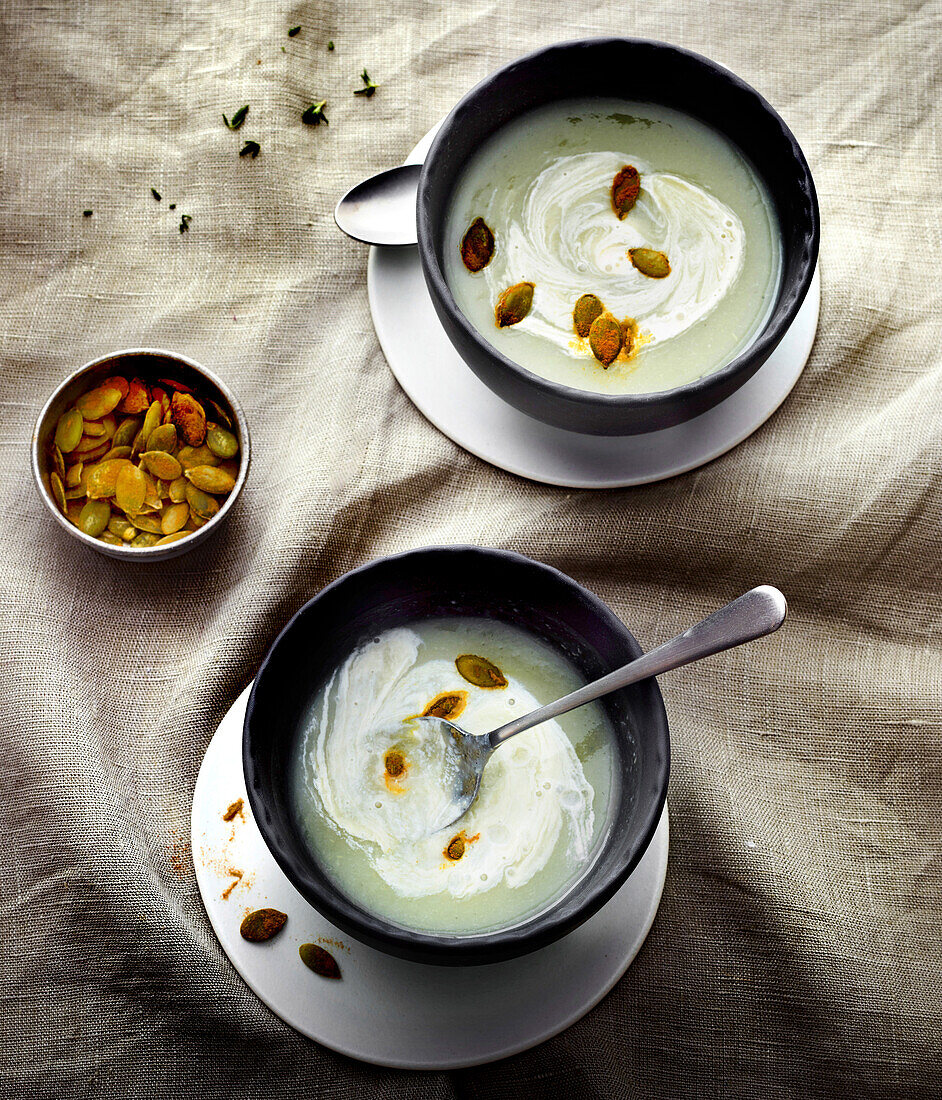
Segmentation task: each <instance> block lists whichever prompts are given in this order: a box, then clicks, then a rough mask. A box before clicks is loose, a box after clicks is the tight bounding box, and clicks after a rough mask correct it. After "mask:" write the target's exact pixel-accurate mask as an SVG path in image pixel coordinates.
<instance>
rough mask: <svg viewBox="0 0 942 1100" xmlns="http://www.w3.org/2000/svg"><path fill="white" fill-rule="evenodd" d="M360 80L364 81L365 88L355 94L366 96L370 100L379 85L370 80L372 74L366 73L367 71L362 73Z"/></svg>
mask: <svg viewBox="0 0 942 1100" xmlns="http://www.w3.org/2000/svg"><path fill="white" fill-rule="evenodd" d="M360 79H361V80H362V81H363V84H364V85H365V87H363V88H357V90H356V91H355V92H354V93H353V94H354V95H365V96H367V98H368V97H369V96H371V95H373V93H374V92H375V91H376V89H377V88H378V87H379V85H378V84H377V83H376V82H375V81H374V80H371V79H370V74H369V73H368V72H367V71H366V69H364V70H363V72H362V73H360Z"/></svg>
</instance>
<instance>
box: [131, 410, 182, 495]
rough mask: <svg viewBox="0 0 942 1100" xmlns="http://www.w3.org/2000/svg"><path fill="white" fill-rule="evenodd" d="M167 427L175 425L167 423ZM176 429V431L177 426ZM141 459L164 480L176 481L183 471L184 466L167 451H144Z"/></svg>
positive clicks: (150, 470) (152, 471)
mask: <svg viewBox="0 0 942 1100" xmlns="http://www.w3.org/2000/svg"><path fill="white" fill-rule="evenodd" d="M165 427H168V428H173V425H172V424H167V425H165ZM160 430H161V429H160V428H158V429H157V431H160ZM174 431H176V429H175V428H174ZM151 438H153V437H151ZM141 461H142V462H143V463H144V465H145V466H146V467H147V469H148V471H149V472H150V473H152V474H153V475H154V477H160V478H163V479H164V481H176V479H177V478H178V477H179V476H180V475H181V474H182V473H183V467H182V466H181V465H180V463H179V462H178V461H177V460H176V459H175V458H174V457H173V455H172V454H168V453H167V452H166V451H144V453H143V454H142V455H141ZM159 495H160V494H159V493H158V496H159Z"/></svg>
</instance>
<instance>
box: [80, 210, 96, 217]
mask: <svg viewBox="0 0 942 1100" xmlns="http://www.w3.org/2000/svg"><path fill="white" fill-rule="evenodd" d="M94 213H95V211H94V210H83V211H82V217H83V218H90V217H91V216H92V214H94Z"/></svg>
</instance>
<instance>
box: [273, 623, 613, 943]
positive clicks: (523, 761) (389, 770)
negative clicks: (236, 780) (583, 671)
mask: <svg viewBox="0 0 942 1100" xmlns="http://www.w3.org/2000/svg"><path fill="white" fill-rule="evenodd" d="M469 656H473V657H476V658H481V657H483V658H484V659H485V661H486V663H487V665H489V666H491V667H492V668H493V669H494V670H496V675H494V674H490V675H491V677H492V678H491V679H488V678H487V677H485V682H487V685H488V686H480V684H479V683H475V682H471V681H470V680H468V679H467V678H466V676H465V675H463V674H462V673H461V672H460V671H459V667H458V666H459V664H460V665H461V667H462V668H464V669H465V672H468V668H467V664H466V662H465V661H460V660H459V659H460V658H467V657H469ZM476 668H477V666H474V667H472V669H471V674H472V675H473V676H474V677H475V678H476V679H478V680H480V679H481V677H480V676H479V675H478V672H477V671H476ZM500 681H504V682H503V683H501V682H500ZM584 682H585V681H584V678H583V677H581V676H580V675H579V673H578V672H577V671H576V670H575V668H574V667H573V666H572V665H570V664H569V663H568V662H567V661H566V660H565V659H564V658H562V657H561V656H560V655H559V654H558V653H556V652H555V651H554V650H553V649H551V648H550V647H549V646H548V645H546V644H545V643H544V642H542V641H540V640H538V639H537V638H535V637H533V636H532V635H531V634H529V633H527V632H525V631H523V630H520V629H518V628H516V627H513V626H510V625H508V624H506V623H502V622H497V621H494V620H490V619H470V618H458V617H455V618H443V619H430V620H424V621H421V622H417V623H413V624H410V625H409V626H406V627H397V628H394V629H391V630H387V631H385V632H383V633H381V634H380V635H378V636H377V637H375V638H370V639H367V640H366V641H365V642H364V643H363V644H361V645H360V646H359V647H358V648H357V649H355V650H354V651H353V652H352V653H350V654H348V655H346V656H345V657H343V659H342V660H341V661H340V663H339V664H338V666H337V668H336V670H335V671H334V672H333V674H332V675H331V677H330V678H329V680H328V681H327V683H326V684H325V685H323V687H322V688H321V689H320V691H319V692H318V693H317V695H316V696H315V698H314V701H313V704H312V706H311V709H310V712H309V715H308V718H307V722H306V724H305V725H304V728H303V729H302V731H301V735H300V738H299V742H298V746H297V752H296V757H295V767H294V773H293V776H292V783H291V786H292V798H293V802H294V808H295V812H296V815H297V818H298V820H299V822H300V824H301V827H302V830H303V832H304V834H305V836H306V837H307V839H308V842H309V843H310V844H311V846H312V849H313V850H314V852H315V854H316V855H317V857H318V862H319V863H320V864H321V866H322V867H323V868H324V869H325V870H326V871H327V872H328V874H329V875H330V877H331V878H332V879H333V880H334V882H335V883H336V885H337V886H338V887H339V888H340V889H341V890H342V891H343V892H344V893H345V894H346V895H347V896H348V897H350V898H351V899H352V900H353V901H355V902H356V903H358V904H360V905H362V906H363V907H364V908H366V909H368V910H370V911H372V912H375V913H377V914H378V915H380V916H382V917H384V918H385V919H387V920H391V921H393V922H395V923H397V924H400V925H403V926H405V927H411V928H417V929H422V930H425V931H430V932H440V933H450V934H456V935H461V934H466V935H467V934H472V933H476V932H482V931H486V930H491V929H495V928H504V927H508V926H512V925H514V924H516V923H519V922H520V921H522V920H524V919H525V918H527V917H529V916H531V915H534V914H535V913H537V912H539V911H541V910H542V909H544V908H546V907H547V906H548V905H549V904H551V903H552V902H554V901H555V900H556V899H557V898H559V897H560V896H561V895H562V894H564V893H565V892H567V891H568V890H569V889H571V887H572V886H573V884H574V883H575V882H576V881H578V879H579V878H580V877H581V876H582V875H583V874H584V873H585V871H586V870H587V869H588V868H589V866H590V865H591V863H592V860H593V858H594V856H595V854H596V852H597V850H598V848H599V846H600V842H601V840H602V838H603V837H604V835H605V833H606V831H607V829H608V825H609V817H610V809H611V800H612V788H613V778H612V777H613V774H614V769H615V764H616V761H615V755H614V746H613V740H612V737H613V735H612V730H611V727H610V724H609V722H608V719H607V718H606V716H605V714H604V711H603V710H602V709H601V707H599V706H598V704H594V703H593V704H589V705H588V706H585V707H582V708H580V709H579V710H576V711H573V712H572V713H570V714H568V715H564V716H563V717H562V718H560V719H558V720H556V721H552V722H546V723H543V724H542V725H540V726H537V727H536V728H534V729H532V730H528V731H526V732H525V733H521V734H518V735H517V736H516V737H514V738H512V739H511V740H510V741H508V742H507V743H506V744H505V745H503V746H501V748H500V749H499V750H498V751H497V752H496V753H495V754H494V755H493V756H492V757H491V759H490V760H489V761H488V764H487V767H486V768H485V771H484V777H483V780H482V783H481V790H480V793H479V795H478V798H477V799H476V801H475V803H474V804H473V805H472V807H471V809H470V811H469V812H468V813H467V814H466V815H465V816H464V817H463V818H462V819H461V820H460V821H459V822H458V823H456V824H455V825H451V826H450V827H449V828H446V829H443V830H439V831H437V832H433V833H432V834H431V835H427V829H428V823H429V821H431V820H433V819H434V815H435V810H436V808H437V807H438V806H439V805H440V804H441V803H442V802H443V801H444V798H445V792H444V790H443V784H442V779H443V776H442V774H441V770H440V767H439V765H440V763H441V758H442V743H441V738H440V736H439V735H437V734H436V735H435V737H434V738H432V737H431V736H430V728H434V724H432V723H423V722H421V721H417V720H416V719H417V717H418V716H420V715H422V714H423V713H426V712H429V713H434V714H438V715H439V716H441V717H448V718H450V719H451V720H453V721H455V722H457V723H458V724H459V725H461V726H462V728H464V729H467V730H468V731H469V732H471V733H487V732H489V731H490V730H492V729H496V728H497V727H498V726H500V725H502V724H503V723H504V722H507V721H509V720H510V719H511V718H512V717H514V716H517V715H521V714H525V713H526V712H528V711H530V710H533V709H534V708H536V707H538V706H540V705H541V704H543V703H547V702H550V701H551V700H552V699H555V698H558V697H559V696H561V695H564V694H566V693H567V692H569V691H572V690H574V689H575V688H576V687H578V686H580V685H581V684H582V683H584Z"/></svg>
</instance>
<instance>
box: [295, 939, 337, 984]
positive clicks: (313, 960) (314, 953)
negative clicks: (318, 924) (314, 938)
mask: <svg viewBox="0 0 942 1100" xmlns="http://www.w3.org/2000/svg"><path fill="white" fill-rule="evenodd" d="M298 954H299V955H300V956H301V962H303V963H304V965H305V966H306V967H307V968H308V970H313V971H314V973H315V974H317V976H318V977H320V978H332V979H334V980H335V981H339V979H340V978H341V977H342V975H341V973H340V965H339V964H338V962H337V960H336V959H335V958H334V956H333V955H331V953H330V952H329V951H327V950H325V949H324V948H323V947H321V945H320V944H319V943H302V944H301V946H300V947H299V948H298Z"/></svg>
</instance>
